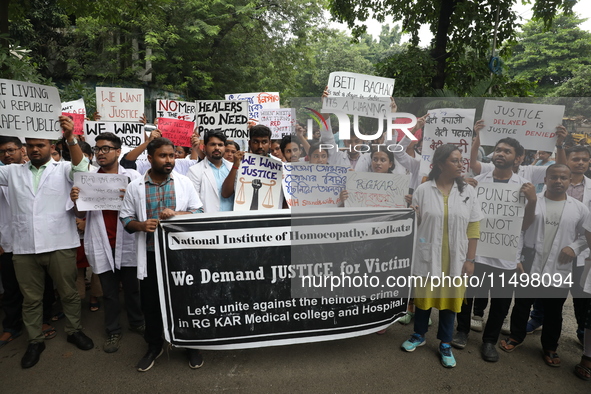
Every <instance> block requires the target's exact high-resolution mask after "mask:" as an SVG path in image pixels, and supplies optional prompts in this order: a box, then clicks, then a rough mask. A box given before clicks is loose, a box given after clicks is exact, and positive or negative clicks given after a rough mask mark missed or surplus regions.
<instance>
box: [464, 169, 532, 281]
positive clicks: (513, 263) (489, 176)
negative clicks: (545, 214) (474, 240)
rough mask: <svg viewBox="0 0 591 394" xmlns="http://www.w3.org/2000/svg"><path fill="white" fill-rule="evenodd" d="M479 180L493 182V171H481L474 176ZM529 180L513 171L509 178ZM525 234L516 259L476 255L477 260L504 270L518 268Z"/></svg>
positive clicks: (520, 238) (522, 182)
mask: <svg viewBox="0 0 591 394" xmlns="http://www.w3.org/2000/svg"><path fill="white" fill-rule="evenodd" d="M474 179H475V180H477V181H478V183H493V182H494V177H493V171H490V172H486V173H480V175H478V176H477V177H475V178H474ZM528 182H529V181H528V180H527V179H525V178H523V177H521V176H520V175H518V174H515V173H513V175H512V176H511V179H509V183H513V184H518V185H523V184H524V183H528ZM523 238H524V237H523V234H522V235H520V237H519V245H518V247H517V254H516V255H515V259H514V260H502V259H495V258H492V257H484V256H478V254H477V256H476V262H478V263H481V264H485V265H488V266H491V267H495V268H499V269H503V270H514V269H516V268H517V262H518V261H519V257H520V256H521V249H522V247H523Z"/></svg>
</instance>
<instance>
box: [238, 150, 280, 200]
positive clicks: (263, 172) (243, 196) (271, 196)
mask: <svg viewBox="0 0 591 394" xmlns="http://www.w3.org/2000/svg"><path fill="white" fill-rule="evenodd" d="M281 179H282V163H281V162H280V161H279V160H275V159H273V158H270V157H267V156H260V155H255V154H252V153H246V154H245V155H244V158H243V159H242V163H240V169H239V170H238V172H237V173H236V186H235V190H234V196H235V197H234V210H235V211H256V210H266V209H280V208H281V205H282V204H283V201H281V200H282V199H281Z"/></svg>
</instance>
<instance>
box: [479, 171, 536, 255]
mask: <svg viewBox="0 0 591 394" xmlns="http://www.w3.org/2000/svg"><path fill="white" fill-rule="evenodd" d="M520 189H521V185H519V184H511V183H484V182H479V183H478V186H477V187H476V195H477V198H478V203H479V204H480V207H481V209H482V213H483V214H484V219H482V220H481V221H480V241H479V242H478V252H477V254H478V255H479V256H485V257H491V258H497V259H502V260H510V261H515V259H516V258H517V248H518V246H519V237H520V234H521V225H522V223H523V215H524V213H525V204H526V201H525V196H523V195H522V194H521V193H520V192H519V190H520Z"/></svg>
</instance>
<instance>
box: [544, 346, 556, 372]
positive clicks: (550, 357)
mask: <svg viewBox="0 0 591 394" xmlns="http://www.w3.org/2000/svg"><path fill="white" fill-rule="evenodd" d="M543 353H544V355H543V357H544V362H545V363H546V365H548V366H550V367H555V368H556V367H560V356H558V353H556V352H555V351H553V350H544V351H543ZM555 361H558V362H555Z"/></svg>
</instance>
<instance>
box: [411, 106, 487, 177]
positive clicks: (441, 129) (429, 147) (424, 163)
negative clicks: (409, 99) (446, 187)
mask: <svg viewBox="0 0 591 394" xmlns="http://www.w3.org/2000/svg"><path fill="white" fill-rule="evenodd" d="M475 114H476V110H475V109H463V108H443V109H433V110H430V111H429V112H428V116H427V119H426V121H425V127H424V129H423V151H422V160H421V167H420V170H419V175H422V176H426V175H429V172H430V171H431V167H432V160H433V154H434V153H435V150H436V149H437V148H439V147H440V146H441V145H444V144H454V145H456V146H457V147H458V149H460V152H461V153H462V166H463V169H462V173H464V174H465V173H466V172H468V170H469V169H470V148H471V147H472V135H473V127H474V116H475Z"/></svg>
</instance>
